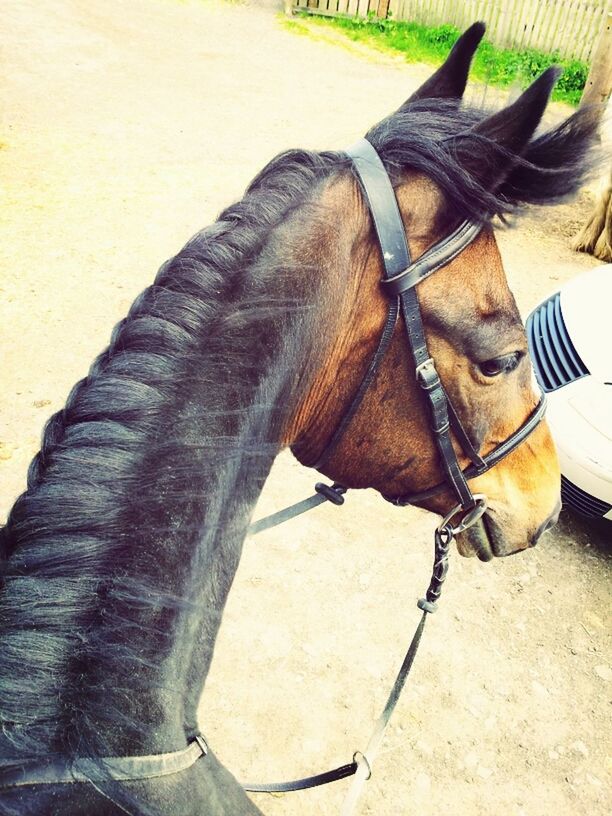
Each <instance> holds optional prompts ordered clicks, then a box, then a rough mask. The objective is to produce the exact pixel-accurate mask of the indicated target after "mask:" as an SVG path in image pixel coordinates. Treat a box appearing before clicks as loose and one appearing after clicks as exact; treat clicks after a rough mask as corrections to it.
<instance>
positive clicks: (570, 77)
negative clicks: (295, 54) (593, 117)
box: [284, 15, 588, 105]
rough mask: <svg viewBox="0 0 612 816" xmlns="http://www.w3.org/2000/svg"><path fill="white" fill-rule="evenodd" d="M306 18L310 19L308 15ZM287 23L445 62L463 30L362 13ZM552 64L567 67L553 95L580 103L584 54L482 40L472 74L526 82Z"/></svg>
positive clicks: (410, 57)
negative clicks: (576, 56)
mask: <svg viewBox="0 0 612 816" xmlns="http://www.w3.org/2000/svg"><path fill="white" fill-rule="evenodd" d="M306 17H307V18H308V24H306V23H305V18H306ZM284 24H285V26H286V27H287V28H288V29H289V30H291V31H294V32H295V33H302V34H312V32H313V31H314V30H316V29H317V28H319V29H320V30H321V31H322V32H323V31H325V30H327V31H330V30H333V31H336V32H340V33H342V34H344V35H345V36H346V37H347V38H349V40H351V41H353V42H357V43H361V44H363V45H368V46H370V47H373V48H376V49H378V50H379V51H383V52H386V53H391V54H399V55H401V56H403V58H404V59H405V60H406V62H426V63H430V64H432V65H439V64H441V63H442V62H443V61H444V59H445V58H446V56H447V55H448V52H449V50H450V48H451V46H452V45H453V43H454V42H455V40H456V39H457V37H458V36H459V34H460V33H461V32H460V31H459V29H457V28H455V27H454V26H450V25H441V26H425V25H421V24H420V23H412V22H396V21H395V20H391V19H386V20H377V19H373V18H359V17H317V16H313V15H299V16H297V17H294V18H293V19H292V20H285V22H284ZM550 65H560V66H561V67H562V68H563V74H562V75H561V77H560V79H559V81H558V82H557V85H556V87H555V90H554V92H553V97H552V98H553V99H555V100H557V101H561V102H567V103H568V104H570V105H577V104H578V102H579V101H580V97H581V95H582V90H583V88H584V85H585V83H586V79H587V74H588V65H587V64H586V63H585V62H581V61H580V60H574V59H573V60H569V59H563V58H562V57H561V56H560V55H559V54H556V53H552V54H544V53H542V52H541V51H535V50H534V49H531V48H525V49H521V50H516V51H515V50H509V49H504V48H498V47H496V46H494V45H492V44H491V43H490V42H487V41H486V40H484V41H483V42H482V43H481V44H480V47H479V49H478V51H477V52H476V56H475V57H474V61H473V63H472V71H471V76H472V77H473V78H474V79H476V80H480V81H481V82H486V83H487V84H489V85H494V86H497V87H500V88H504V87H507V86H509V85H511V84H513V83H515V82H518V83H519V84H520V85H521V87H527V85H529V84H530V82H532V81H533V80H534V79H535V78H536V77H537V76H539V75H540V74H541V73H542V71H544V70H545V69H546V68H548V67H549V66H550Z"/></svg>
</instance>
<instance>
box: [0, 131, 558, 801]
mask: <svg viewBox="0 0 612 816" xmlns="http://www.w3.org/2000/svg"><path fill="white" fill-rule="evenodd" d="M346 153H347V154H348V156H349V157H350V158H351V160H352V164H353V167H354V169H355V172H356V174H357V177H358V178H359V181H360V184H361V188H362V190H363V193H364V195H365V198H366V200H367V203H368V206H369V209H370V212H371V214H372V219H373V222H374V227H375V230H376V234H377V237H378V243H379V245H380V250H381V254H382V260H383V266H384V275H385V276H384V278H383V280H382V281H381V285H382V287H383V290H384V291H385V292H386V294H387V295H388V296H389V299H390V301H389V310H388V313H387V318H386V321H385V325H384V328H383V331H382V334H381V338H380V341H379V343H378V346H377V349H376V352H375V354H374V356H373V358H372V360H371V361H370V364H369V366H368V368H367V370H366V373H365V375H364V377H363V379H362V381H361V383H360V385H359V388H358V389H357V392H356V393H355V396H354V397H353V399H352V401H351V403H350V405H349V408H348V409H347V411H346V413H345V414H344V416H343V418H342V420H341V421H340V423H339V425H338V426H337V428H336V429H335V431H334V433H333V435H332V437H331V439H330V440H329V442H328V443H327V445H326V447H325V449H324V451H323V452H322V453H321V455H320V456H319V459H318V460H317V461H316V462H314V463H313V465H312V466H313V467H316V468H321V467H323V466H324V465H325V463H326V462H327V461H328V459H329V457H330V456H331V454H332V453H333V451H334V450H335V448H336V447H337V445H338V443H339V441H340V439H341V438H342V436H343V435H344V433H345V432H346V430H347V428H348V426H349V424H350V423H351V421H352V419H353V417H354V416H355V414H356V413H357V410H358V409H359V406H360V404H361V402H362V400H363V397H364V395H365V393H366V391H367V389H368V388H369V386H370V384H371V383H372V381H373V379H374V376H375V374H376V372H377V370H378V368H379V366H380V363H381V361H382V359H383V357H384V355H385V353H386V352H387V350H388V348H389V346H390V343H391V338H392V336H393V332H394V329H395V325H396V323H397V321H398V318H399V316H400V314H401V315H402V317H403V319H404V324H405V327H406V336H407V338H408V345H409V348H410V353H411V357H412V361H413V364H414V370H415V376H416V380H417V382H418V383H419V385H420V386H421V388H422V390H423V393H424V394H425V395H426V399H427V403H428V408H429V417H430V429H431V432H432V434H433V437H434V439H435V441H436V445H437V449H438V452H439V458H440V463H441V466H442V470H443V474H444V481H443V482H441V483H440V484H437V485H434V486H433V487H430V488H428V489H426V490H423V491H421V492H419V493H412V494H409V495H405V496H386V497H385V498H387V499H388V500H389V501H391V502H393V503H394V504H398V505H406V504H418V503H419V502H422V501H425V500H427V499H429V498H431V497H432V496H436V495H438V494H439V493H441V492H442V491H444V490H447V489H448V488H449V487H450V489H451V490H452V491H453V493H454V495H455V496H456V498H457V501H458V503H457V505H456V506H455V507H453V509H452V510H451V511H450V512H449V513H448V515H447V516H446V518H445V519H444V520H443V521H442V522H441V524H440V525H439V526H438V528H437V530H436V542H435V543H436V551H435V558H434V568H433V573H432V578H431V582H430V585H429V589H428V591H427V594H426V597H425V598H422V599H421V600H420V601H419V602H418V606H419V608H420V609H421V610H422V611H423V617H422V619H421V622H420V624H419V627H418V628H417V632H416V633H415V636H414V638H413V640H412V642H411V644H410V646H409V648H408V652H407V654H406V657H405V658H404V662H403V663H402V667H401V669H400V671H399V673H398V675H397V678H396V681H395V683H394V685H393V688H392V690H391V693H390V695H389V699H388V701H387V705H386V706H385V709H384V710H383V713H382V715H381V717H380V718H379V720H378V722H377V724H376V727H375V729H374V733H373V734H372V737H371V739H370V743H369V745H368V748H367V749H366V752H365V753H360V752H356V754H355V755H354V757H353V761H352V762H350V763H348V764H346V765H343V766H340V767H339V768H336V769H334V770H332V771H327V772H324V773H321V774H317V775H315V776H312V777H307V778H305V779H299V780H294V781H292V782H287V783H275V784H270V785H245V788H246V789H247V790H251V791H285V790H300V789H303V788H306V787H312V786H314V785H321V784H324V783H325V782H330V781H334V780H337V779H342V778H345V777H347V776H351V775H355V779H356V780H357V783H358V784H361V782H363V781H364V780H365V779H367V778H369V774H370V772H371V765H372V762H373V758H374V754H375V753H376V751H377V750H378V746H379V745H380V742H381V740H382V735H383V733H384V729H385V728H386V725H387V723H388V721H389V718H390V716H391V712H392V711H393V708H394V706H395V703H396V702H397V699H398V698H399V694H400V692H401V690H402V688H403V685H404V682H405V680H406V677H407V675H408V672H409V671H410V667H411V665H412V661H413V659H414V655H415V653H416V649H417V647H418V644H419V641H420V637H421V633H422V631H423V626H424V622H425V617H426V615H427V613H431V612H433V611H434V610H435V608H436V601H437V599H438V598H439V596H440V591H441V587H442V583H443V581H444V578H445V576H446V570H447V567H448V562H447V558H448V551H449V546H450V543H451V541H452V538H453V536H454V535H456V534H457V533H458V532H461V531H462V530H465V529H467V528H468V527H470V526H471V525H472V524H474V523H475V522H476V521H477V520H478V519H479V518H480V517H481V516H482V515H483V513H484V512H485V510H486V507H487V502H486V497H485V496H483V495H482V494H473V493H472V491H471V490H470V487H469V485H468V481H469V480H470V479H472V478H474V477H475V476H480V475H481V474H482V473H485V472H486V471H487V470H489V469H490V468H492V467H493V466H494V465H496V464H497V463H498V462H499V461H500V460H501V459H503V458H504V457H505V456H507V455H508V454H509V453H511V452H512V451H513V450H514V449H515V448H516V447H517V446H518V445H520V444H521V442H523V440H524V439H525V438H526V437H527V436H528V435H529V434H530V433H531V432H532V431H533V430H534V429H535V428H536V427H537V425H538V423H539V422H540V421H541V419H542V417H543V416H544V411H545V398H544V395H542V398H541V399H540V401H539V403H538V404H537V406H536V407H535V409H534V410H533V412H532V413H531V414H530V416H529V417H528V418H527V419H526V420H525V422H524V423H523V424H522V425H521V426H520V427H519V428H518V429H517V430H516V431H514V433H513V434H511V435H510V436H509V437H508V438H507V439H506V440H505V441H504V442H502V443H501V444H500V445H498V446H497V447H496V448H495V449H494V450H492V451H491V452H490V453H488V454H487V455H486V456H481V455H480V453H479V451H478V450H477V449H476V448H475V446H474V445H473V444H472V442H471V441H470V438H469V435H468V434H467V432H466V431H465V429H464V428H463V426H462V424H461V422H460V420H459V416H458V415H457V412H456V411H455V409H454V407H453V404H452V402H451V400H450V398H449V397H448V394H447V393H446V391H445V389H444V386H443V385H442V382H441V381H440V377H439V375H438V372H437V371H436V367H435V363H434V360H433V359H432V358H431V357H430V355H429V351H428V349H427V342H426V339H425V330H424V327H423V320H422V317H421V310H420V307H419V301H418V298H417V294H416V288H415V287H416V285H417V284H418V283H419V282H420V281H422V280H424V279H425V278H426V277H428V276H429V275H431V274H433V273H434V272H435V271H436V270H438V269H440V268H441V267H443V266H445V265H446V264H448V263H449V262H450V261H452V260H453V258H455V257H457V255H459V254H460V253H461V252H462V251H463V250H464V249H465V248H466V247H467V246H468V245H469V244H470V243H471V242H472V241H473V240H474V238H476V236H477V235H478V234H479V232H480V226H479V225H478V224H475V223H472V222H469V221H464V222H463V223H462V224H460V226H459V227H457V229H456V230H454V232H452V233H451V234H450V235H448V236H447V237H446V238H445V239H443V240H442V241H440V242H438V243H437V244H435V245H434V246H432V247H431V248H430V249H428V250H427V251H426V252H425V253H424V254H423V255H421V257H420V258H418V260H416V261H415V262H412V260H411V258H410V250H409V248H408V242H407V240H406V233H405V229H404V225H403V222H402V218H401V215H400V212H399V208H398V205H397V200H396V197H395V193H394V191H393V187H392V185H391V181H390V179H389V176H388V175H387V171H386V170H385V168H384V165H383V163H382V161H381V159H380V157H379V155H378V153H377V152H376V150H375V149H374V148H373V147H372V145H371V144H370V143H369V142H368V141H367V140H366V139H361V140H360V141H359V142H357V143H356V144H355V145H354V146H353V147H351V148H349V149H348V150H347V151H346ZM451 431H452V432H453V433H454V434H455V437H456V439H457V441H458V442H459V444H460V446H461V448H462V449H463V451H464V453H465V454H466V455H467V457H468V458H469V459H470V461H471V464H470V465H469V466H468V467H467V468H466V469H465V470H462V469H461V466H460V464H459V461H458V459H457V455H456V453H455V449H454V447H453V444H452V439H451ZM317 491H318V493H319V494H320V495H318V496H315V497H313V499H314V501H313V500H312V499H310V500H309V499H307V500H306V501H305V502H301V503H300V504H299V505H296V506H295V507H299V508H300V509H298V510H295V509H293V508H289V511H292V510H293V512H287V511H281V512H280V513H276V514H274V515H273V516H271V517H269V518H267V519H263V520H262V521H261V522H257V523H256V524H254V525H252V526H251V528H250V532H251V534H253V533H255V532H260V531H262V530H265V529H268V528H269V527H272V526H276V524H279V523H281V522H282V521H285V520H287V519H289V518H292V517H294V516H295V515H297V514H298V513H300V512H304V510H306V509H310V508H311V507H314V506H315V505H316V504H318V503H320V502H322V501H325V500H326V499H327V500H331V501H332V502H334V503H336V504H341V503H342V502H343V493H344V492H346V488H344V487H342V486H341V485H333V486H331V487H330V486H328V485H317ZM207 750H208V749H207V746H206V743H205V741H204V739H203V738H202V737H201V736H196V737H195V738H194V739H193V740H192V741H191V742H190V743H189V744H188V745H187V747H186V748H183V749H181V750H179V751H172V752H169V753H166V754H154V755H149V756H133V757H106V758H86V757H80V758H79V757H77V758H73V759H68V758H65V757H48V758H43V759H34V758H33V759H0V790H2V789H6V788H13V787H19V786H26V785H49V784H62V783H70V782H90V783H92V784H94V783H95V782H105V781H106V782H109V781H111V780H116V781H136V780H143V779H153V778H159V777H163V776H168V775H172V774H176V773H180V772H181V771H184V770H187V769H188V768H189V767H191V766H192V765H193V764H194V763H195V762H196V761H197V760H198V759H199V758H200V757H203V756H206V754H207ZM96 789H97V790H99V791H100V788H96ZM100 792H101V793H102V794H103V795H105V796H108V795H107V794H106V793H105V792H104V791H100ZM357 793H358V785H357V786H356V787H354V788H352V789H351V792H350V793H349V800H350V801H349V800H347V804H346V805H345V809H344V810H343V813H352V808H353V806H354V803H355V802H356V798H357ZM108 798H110V796H108Z"/></svg>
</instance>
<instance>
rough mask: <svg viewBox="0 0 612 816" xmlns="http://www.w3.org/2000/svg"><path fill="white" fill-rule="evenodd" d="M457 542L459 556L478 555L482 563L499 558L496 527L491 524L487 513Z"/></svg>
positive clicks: (461, 535) (460, 536)
mask: <svg viewBox="0 0 612 816" xmlns="http://www.w3.org/2000/svg"><path fill="white" fill-rule="evenodd" d="M456 541H457V550H458V551H459V554H460V555H463V556H466V557H468V558H469V557H471V556H474V555H476V556H478V558H479V559H480V560H481V561H490V560H491V559H492V558H494V557H496V556H498V552H497V548H496V546H495V545H496V541H495V532H494V527H493V525H491V524H490V523H489V520H488V518H487V513H485V514H484V516H482V517H481V518H479V519H478V521H477V522H476V523H475V524H473V525H472V526H471V527H468V529H467V530H465V531H464V532H463V533H460V534H459V535H458V536H457V538H456Z"/></svg>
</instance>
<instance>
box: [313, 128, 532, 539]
mask: <svg viewBox="0 0 612 816" xmlns="http://www.w3.org/2000/svg"><path fill="white" fill-rule="evenodd" d="M346 153H347V154H348V155H349V157H350V158H351V160H352V165H353V168H354V170H355V172H356V174H357V177H358V179H359V182H360V185H361V189H362V191H363V194H364V196H365V199H366V201H367V203H368V207H369V210H370V213H371V215H372V220H373V223H374V229H375V231H376V236H377V238H378V244H379V246H380V251H381V256H382V261H383V270H384V277H383V279H382V280H381V282H380V283H381V286H382V289H383V291H384V292H385V294H386V295H387V296H388V297H389V308H388V311H387V318H386V320H385V324H384V327H383V330H382V333H381V336H380V340H379V342H378V346H377V348H376V351H375V353H374V355H373V357H372V359H371V360H370V363H369V365H368V368H367V369H366V372H365V374H364V376H363V379H362V381H361V383H360V385H359V387H358V389H357V391H356V392H355V395H354V397H353V399H352V400H351V403H350V405H349V407H348V409H347V410H346V412H345V414H344V416H343V417H342V419H341V421H340V423H339V424H338V426H337V427H336V429H335V431H334V433H333V434H332V436H331V439H330V440H329V442H328V443H327V445H326V446H325V449H324V450H323V451H322V453H321V454H320V455H319V458H318V459H317V461H316V462H313V463H312V467H315V468H317V469H320V468H321V467H323V466H324V465H325V464H326V462H328V460H329V459H330V457H331V455H332V453H333V452H334V450H335V449H336V447H337V446H338V443H339V442H340V440H341V439H342V437H343V436H344V434H345V433H346V431H347V429H348V427H349V425H350V423H351V421H352V419H353V417H354V416H355V414H356V413H357V411H358V409H359V406H360V405H361V402H362V400H363V398H364V396H365V394H366V392H367V390H368V388H369V387H370V385H371V383H372V381H373V379H374V377H375V375H376V372H377V371H378V369H379V367H380V364H381V362H382V360H383V358H384V356H385V354H386V352H387V350H388V349H389V346H390V344H391V338H392V336H393V332H394V329H395V325H396V323H397V321H398V319H399V316H400V315H401V317H402V318H403V321H404V326H405V329H406V338H407V340H408V347H409V349H410V355H411V358H412V363H413V365H414V372H415V379H416V381H417V383H418V384H419V386H420V387H421V389H422V391H423V393H424V394H425V396H426V401H427V404H428V409H429V410H428V415H429V428H430V431H431V434H432V437H433V439H434V440H435V443H436V447H437V450H438V455H439V461H440V464H441V467H442V471H443V474H444V482H441V483H440V484H437V485H435V486H433V487H430V488H428V489H427V490H422V491H420V492H418V493H411V494H406V495H401V496H388V495H386V496H384V498H386V499H387V500H388V501H390V502H392V503H393V504H397V505H400V506H405V505H408V504H418V503H420V502H423V501H426V500H427V499H430V498H431V497H433V496H436V495H438V494H439V493H442V492H443V491H444V490H446V489H448V488H450V489H451V490H452V492H453V494H454V495H455V496H456V498H457V505H456V506H455V508H454V510H453V511H452V512H451V513H450V514H449V519H448V520H449V521H450V520H451V519H453V518H454V517H455V516H458V515H459V514H460V513H463V516H462V518H461V522H460V523H461V524H462V525H463V529H466V525H467V526H471V524H474V523H475V522H476V521H477V520H478V519H479V518H480V517H481V516H482V515H483V513H484V512H485V510H486V508H487V504H486V497H485V496H483V495H481V494H477V495H474V494H473V493H472V491H471V490H470V487H469V485H468V481H469V480H470V479H473V478H474V477H476V476H480V475H481V474H483V473H486V471H487V470H490V469H491V468H492V467H494V466H495V465H496V464H497V463H498V462H500V461H501V460H502V459H503V458H504V457H505V456H507V455H508V454H509V453H511V452H512V451H513V450H514V449H515V448H516V447H518V445H520V444H521V443H522V442H523V441H524V439H525V438H526V437H527V436H529V434H530V433H531V432H532V431H533V430H534V429H535V428H536V427H537V425H538V424H539V422H540V421H541V419H542V418H543V416H544V412H545V409H546V401H545V397H544V395H543V394H542V396H541V399H540V401H539V403H538V404H537V406H536V407H535V409H534V410H533V411H532V413H531V414H530V415H529V417H528V418H527V419H526V420H525V422H524V423H523V424H522V425H521V426H520V427H519V428H517V430H516V431H514V433H512V434H511V435H510V436H509V437H508V438H507V439H506V440H505V441H504V442H502V443H501V444H500V445H498V446H497V447H496V448H494V449H493V450H492V451H491V452H490V453H488V454H487V455H486V456H484V457H483V456H481V454H480V452H479V451H478V450H477V448H476V447H475V446H474V445H473V444H472V442H471V440H470V437H469V435H468V433H467V432H466V430H465V428H464V427H463V425H462V423H461V420H460V419H459V415H458V413H457V411H456V410H455V408H454V406H453V403H452V401H451V399H450V397H449V396H448V394H447V392H446V390H445V388H444V386H443V385H442V382H441V380H440V377H439V375H438V372H437V370H436V366H435V363H434V360H433V359H432V357H431V356H430V354H429V351H428V348H427V341H426V339H425V329H424V326H423V318H422V316H421V309H420V306H419V300H418V297H417V292H416V285H417V284H418V283H420V282H421V281H423V280H425V278H427V277H429V276H430V275H432V274H433V273H434V272H436V271H437V270H438V269H441V268H442V267H443V266H446V264H448V263H450V261H452V260H453V259H454V258H456V257H457V256H458V255H460V254H461V252H463V250H464V249H465V248H466V247H467V246H469V245H470V244H471V243H472V241H473V240H474V239H475V238H476V237H477V235H478V234H479V233H480V229H481V226H480V224H476V223H473V222H471V221H463V222H462V223H461V224H460V225H459V226H458V227H457V228H456V229H455V230H454V231H453V232H451V234H450V235H448V236H446V237H445V238H443V239H442V240H441V241H438V242H437V243H436V244H434V245H433V246H432V247H430V248H429V249H428V250H427V251H426V252H425V253H423V255H421V256H420V258H418V259H417V260H416V261H414V262H413V261H412V260H411V257H410V249H409V247H408V242H407V239H406V231H405V228H404V224H403V221H402V217H401V215H400V212H399V208H398V205H397V199H396V197H395V193H394V191H393V187H392V185H391V181H390V179H389V176H388V174H387V171H386V170H385V167H384V165H383V163H382V161H381V159H380V156H379V155H378V153H377V152H376V150H375V149H374V147H372V145H371V144H370V142H368V140H367V139H360V140H359V141H358V142H357V143H356V144H355V145H353V146H352V147H350V148H349V149H348V150H347V151H346ZM451 431H452V432H453V433H454V435H455V437H456V439H457V441H458V443H459V445H460V446H461V448H462V450H463V452H464V453H465V454H466V456H467V457H468V459H469V460H470V462H471V464H470V465H469V466H468V467H467V468H466V469H465V470H462V469H461V466H460V464H459V461H458V459H457V454H456V453H455V449H454V447H453V444H452V441H451Z"/></svg>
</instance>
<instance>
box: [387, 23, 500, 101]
mask: <svg viewBox="0 0 612 816" xmlns="http://www.w3.org/2000/svg"><path fill="white" fill-rule="evenodd" d="M485 28H486V26H485V24H484V23H474V25H472V26H470V27H469V28H468V30H467V31H464V33H463V34H462V35H461V36H460V37H459V39H458V40H457V42H456V43H455V44H454V45H453V48H452V51H451V52H450V54H449V55H448V57H447V58H446V62H445V63H444V64H443V65H441V66H440V67H439V68H438V70H437V71H436V72H435V74H432V75H431V76H430V77H429V79H428V80H427V82H425V83H424V84H423V85H421V87H420V88H419V89H418V91H415V92H414V93H413V94H412V96H411V97H409V98H408V99H407V100H406V101H405V102H404V104H403V105H402V106H401V107H400V108H399V110H400V111H403V110H405V109H406V108H407V107H408V105H410V103H411V102H415V101H416V100H417V99H461V97H462V96H463V92H464V91H465V86H466V84H467V77H468V72H469V70H470V63H471V62H472V57H473V56H474V52H475V51H476V49H477V48H478V43H479V42H480V41H481V40H482V37H483V35H484V33H485Z"/></svg>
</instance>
